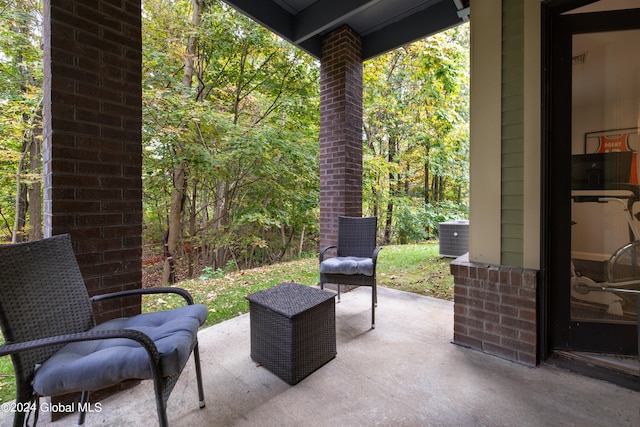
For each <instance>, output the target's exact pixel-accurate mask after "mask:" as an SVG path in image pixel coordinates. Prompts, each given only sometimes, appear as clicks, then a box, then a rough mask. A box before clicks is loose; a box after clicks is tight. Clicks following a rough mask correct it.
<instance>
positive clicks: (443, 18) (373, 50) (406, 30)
mask: <svg viewBox="0 0 640 427" xmlns="http://www.w3.org/2000/svg"><path fill="white" fill-rule="evenodd" d="M457 12H458V9H457V8H456V5H455V4H454V2H453V1H443V2H440V3H436V4H435V5H434V6H432V7H429V8H427V9H424V10H422V11H419V12H416V13H414V14H412V15H411V16H408V17H407V18H405V19H402V20H401V21H398V22H396V23H393V24H390V25H387V26H385V27H384V28H381V29H380V31H376V32H373V33H371V34H368V35H366V36H365V37H363V39H362V59H363V60H367V59H371V58H373V57H374V56H378V55H381V54H383V53H385V52H389V51H391V50H393V49H396V48H398V47H400V46H404V45H406V44H408V43H411V42H414V41H416V40H419V39H422V38H425V37H428V36H431V35H433V34H436V33H439V32H441V31H443V30H446V29H448V28H451V27H454V26H456V25H459V24H460V23H462V22H463V21H462V19H461V18H460V17H459V16H458V14H457Z"/></svg>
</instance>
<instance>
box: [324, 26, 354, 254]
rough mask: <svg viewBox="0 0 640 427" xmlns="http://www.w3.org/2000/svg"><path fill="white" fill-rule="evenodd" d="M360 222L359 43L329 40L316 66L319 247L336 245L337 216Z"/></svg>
mask: <svg viewBox="0 0 640 427" xmlns="http://www.w3.org/2000/svg"><path fill="white" fill-rule="evenodd" d="M340 215H346V216H355V217H359V216H362V41H361V39H360V36H358V34H356V33H355V32H354V31H353V30H352V29H351V28H349V27H347V26H344V27H341V28H339V29H337V30H335V31H334V32H332V33H330V34H328V35H327V36H326V37H325V38H324V40H323V45H322V61H321V66H320V245H321V246H325V245H328V244H335V243H336V242H337V236H338V216H340Z"/></svg>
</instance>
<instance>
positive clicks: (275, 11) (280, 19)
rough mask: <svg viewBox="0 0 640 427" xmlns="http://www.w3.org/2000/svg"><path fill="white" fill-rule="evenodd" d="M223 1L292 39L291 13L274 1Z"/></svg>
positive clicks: (275, 31)
mask: <svg viewBox="0 0 640 427" xmlns="http://www.w3.org/2000/svg"><path fill="white" fill-rule="evenodd" d="M225 3H227V4H229V5H230V6H231V7H233V8H234V9H237V10H239V11H240V12H241V13H243V14H244V15H247V16H248V17H249V18H251V19H252V20H254V21H256V22H259V23H260V24H262V25H264V26H265V27H267V28H268V29H270V30H271V31H273V32H274V33H276V34H280V35H281V36H282V37H284V38H285V39H287V40H289V41H293V15H291V14H290V13H289V12H287V11H286V10H284V9H283V8H281V7H280V6H278V5H277V4H275V3H274V2H272V1H266V0H257V1H256V0H233V1H226V0H225Z"/></svg>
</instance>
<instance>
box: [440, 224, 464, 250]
mask: <svg viewBox="0 0 640 427" xmlns="http://www.w3.org/2000/svg"><path fill="white" fill-rule="evenodd" d="M439 233H440V256H444V257H451V258H457V257H459V256H461V255H464V254H466V253H467V252H469V221H467V220H466V219H461V220H456V221H448V222H441V223H440V226H439Z"/></svg>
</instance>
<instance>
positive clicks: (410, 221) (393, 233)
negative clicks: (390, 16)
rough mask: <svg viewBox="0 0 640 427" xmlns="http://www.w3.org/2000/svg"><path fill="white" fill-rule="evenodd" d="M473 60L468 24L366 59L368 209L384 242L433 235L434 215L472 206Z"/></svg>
mask: <svg viewBox="0 0 640 427" xmlns="http://www.w3.org/2000/svg"><path fill="white" fill-rule="evenodd" d="M468 66H469V34H468V26H466V25H465V26H460V27H456V28H454V29H451V30H449V31H446V32H444V33H441V34H437V35H434V36H431V37H429V38H428V39H425V40H421V41H418V42H415V43H413V44H412V45H410V46H406V47H404V48H401V49H397V50H395V51H393V52H390V53H388V54H386V55H383V56H380V57H378V58H375V59H373V60H371V61H369V62H367V63H366V64H365V69H364V85H365V89H364V131H365V141H364V142H365V147H364V171H365V173H364V176H363V195H364V209H365V212H367V214H371V215H376V216H379V217H380V218H381V223H382V224H386V226H385V230H384V241H385V242H398V243H406V242H415V241H420V240H423V239H425V238H428V237H433V233H432V230H434V222H433V221H434V219H435V218H437V217H444V218H449V217H458V216H459V215H460V214H464V212H465V211H466V210H467V208H466V206H467V204H468V181H469V179H468V161H469V158H468V157H469V135H468V133H469V132H468V94H469V88H468V85H469V81H468ZM435 230H437V227H435Z"/></svg>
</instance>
